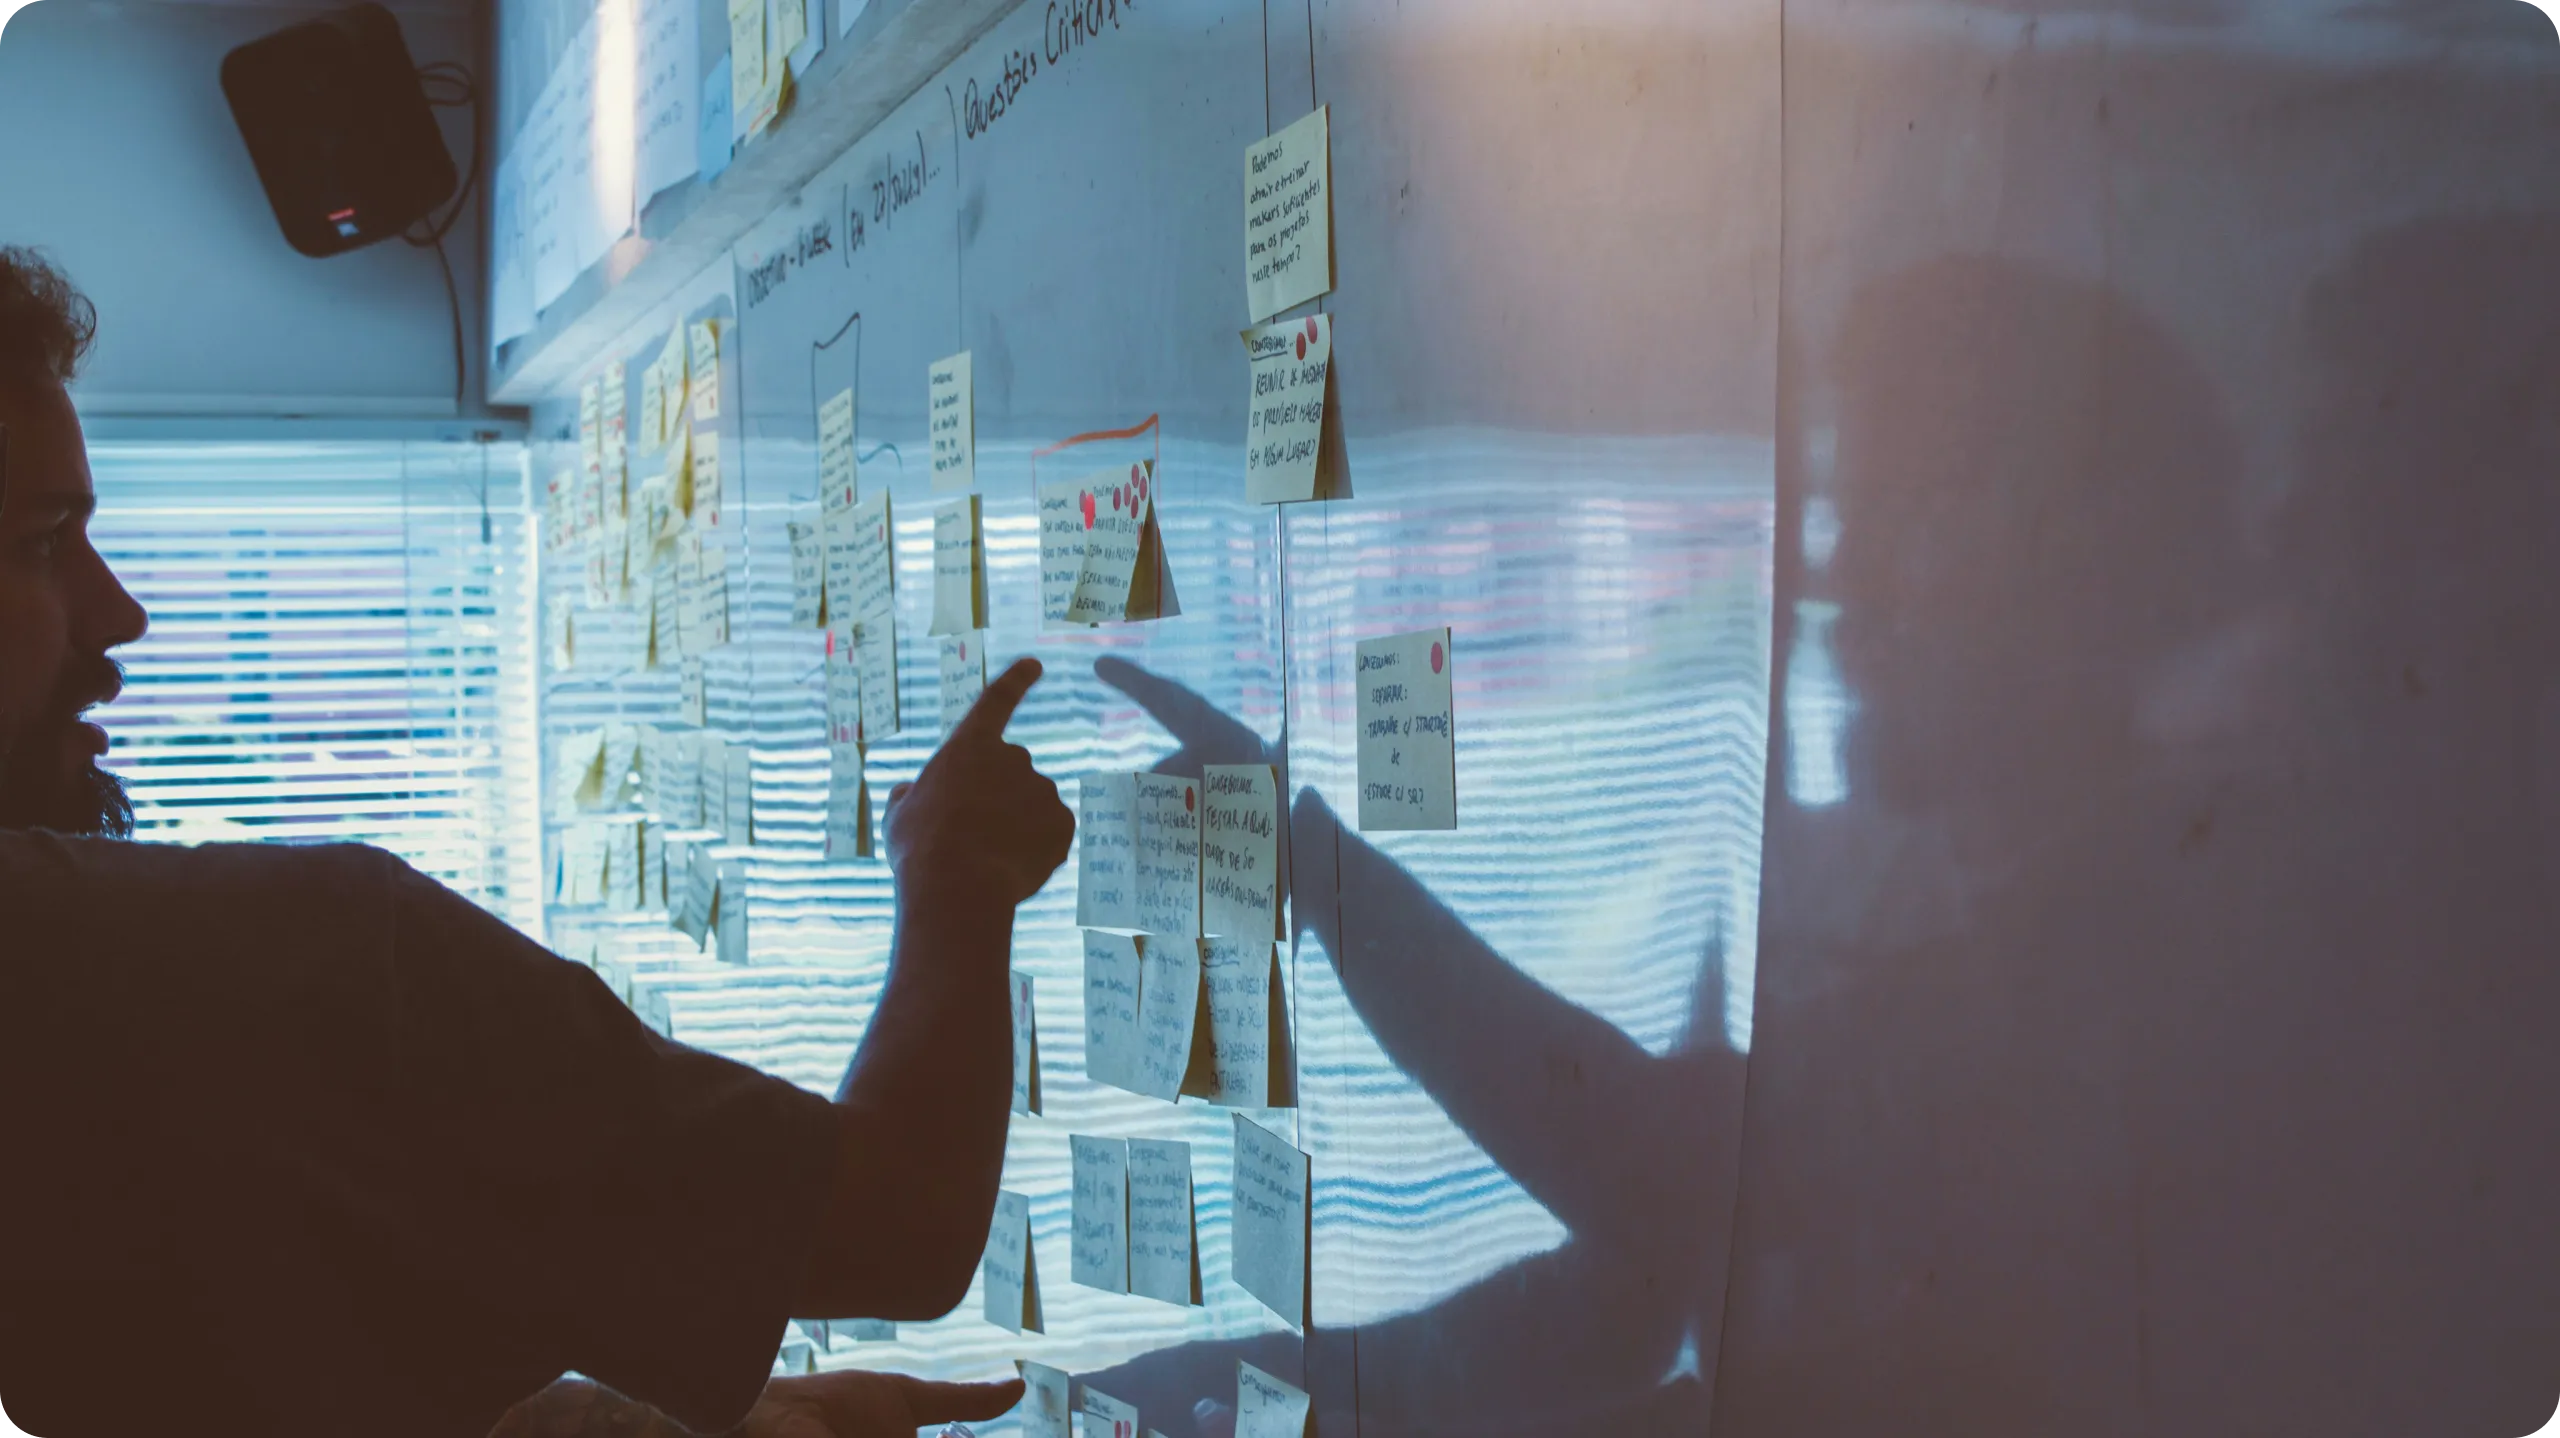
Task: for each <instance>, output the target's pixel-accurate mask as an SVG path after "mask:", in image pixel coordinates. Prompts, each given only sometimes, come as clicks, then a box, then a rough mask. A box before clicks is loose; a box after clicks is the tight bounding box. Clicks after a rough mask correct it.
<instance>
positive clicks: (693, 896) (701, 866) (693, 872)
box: [675, 844, 720, 950]
mask: <svg viewBox="0 0 2560 1438" xmlns="http://www.w3.org/2000/svg"><path fill="white" fill-rule="evenodd" d="M719 902H720V866H719V865H718V864H716V863H714V862H713V861H712V858H711V848H710V846H709V845H707V844H695V845H693V846H692V847H691V848H690V849H688V850H687V851H686V854H685V875H684V902H683V903H682V904H680V905H678V906H677V908H676V912H675V927H676V930H677V932H679V933H681V934H683V935H684V936H685V937H686V938H688V939H691V940H693V946H694V948H695V949H696V950H699V949H701V947H702V945H703V943H704V942H705V941H706V940H707V939H709V938H710V936H711V919H712V910H713V908H714V906H716V905H717V904H718V903H719Z"/></svg>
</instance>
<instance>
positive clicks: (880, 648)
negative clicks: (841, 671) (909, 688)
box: [853, 608, 898, 745]
mask: <svg viewBox="0 0 2560 1438" xmlns="http://www.w3.org/2000/svg"><path fill="white" fill-rule="evenodd" d="M853 664H854V667H855V668H856V669H858V670H860V671H862V742H863V743H864V744H866V745H868V744H877V743H879V742H880V741H881V740H883V739H886V738H889V737H890V736H892V735H894V734H896V733H897V732H898V616H897V615H895V614H893V613H891V612H890V611H889V610H887V609H885V608H884V609H877V610H874V611H872V612H871V613H869V614H866V615H864V616H863V617H862V618H861V619H859V620H857V621H856V622H855V623H854V626H853Z"/></svg>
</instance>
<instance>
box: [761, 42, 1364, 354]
mask: <svg viewBox="0 0 2560 1438" xmlns="http://www.w3.org/2000/svg"><path fill="white" fill-rule="evenodd" d="M732 3H735V0H732ZM1328 123H1329V121H1328V119H1327V107H1325V106H1322V105H1319V106H1317V107H1316V109H1315V110H1314V112H1313V113H1311V114H1309V115H1308V116H1307V117H1306V118H1305V119H1303V120H1300V121H1298V122H1297V123H1296V124H1294V125H1291V126H1289V127H1288V128H1287V129H1285V130H1282V131H1281V132H1279V133H1278V134H1276V135H1273V136H1272V137H1271V138H1269V139H1267V140H1263V141H1260V142H1259V143H1256V144H1254V145H1252V146H1249V147H1247V149H1246V150H1245V152H1244V274H1245V281H1244V293H1245V317H1246V318H1248V319H1256V320H1260V319H1268V318H1270V317H1271V316H1273V315H1276V314H1278V313H1280V312H1281V311H1282V310H1285V309H1288V308H1290V307H1291V306H1293V305H1301V304H1304V303H1306V302H1307V301H1309V300H1311V299H1314V298H1315V297H1316V296H1318V295H1320V294H1323V293H1324V292H1326V291H1327V290H1330V289H1332V288H1333V158H1332V154H1333V151H1332V138H1331V136H1330V134H1329V133H1328V131H1327V129H1326V126H1327V124H1328Z"/></svg>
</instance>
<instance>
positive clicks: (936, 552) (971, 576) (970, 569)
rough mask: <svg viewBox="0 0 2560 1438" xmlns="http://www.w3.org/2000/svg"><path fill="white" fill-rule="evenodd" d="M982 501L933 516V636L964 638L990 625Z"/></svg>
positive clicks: (970, 500)
mask: <svg viewBox="0 0 2560 1438" xmlns="http://www.w3.org/2000/svg"><path fill="white" fill-rule="evenodd" d="M979 537H980V531H979V522H978V497H977V496H976V495H974V494H972V495H966V496H963V497H962V498H959V499H956V500H953V501H951V502H950V503H949V504H945V505H943V506H941V507H940V508H937V509H936V510H934V512H933V626H932V628H931V629H930V630H929V631H928V632H929V633H933V634H963V633H966V632H968V631H969V630H972V629H984V628H985V627H986V625H987V569H986V560H985V558H984V553H983V550H982V549H981V546H980V543H979Z"/></svg>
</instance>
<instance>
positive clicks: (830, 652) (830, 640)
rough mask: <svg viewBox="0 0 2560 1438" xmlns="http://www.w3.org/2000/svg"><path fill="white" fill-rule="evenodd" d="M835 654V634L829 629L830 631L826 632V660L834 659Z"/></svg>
mask: <svg viewBox="0 0 2560 1438" xmlns="http://www.w3.org/2000/svg"><path fill="white" fill-rule="evenodd" d="M835 652H836V632H835V631H834V630H832V629H830V630H828V631H827V657H828V658H830V659H832V658H834V657H835Z"/></svg>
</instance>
